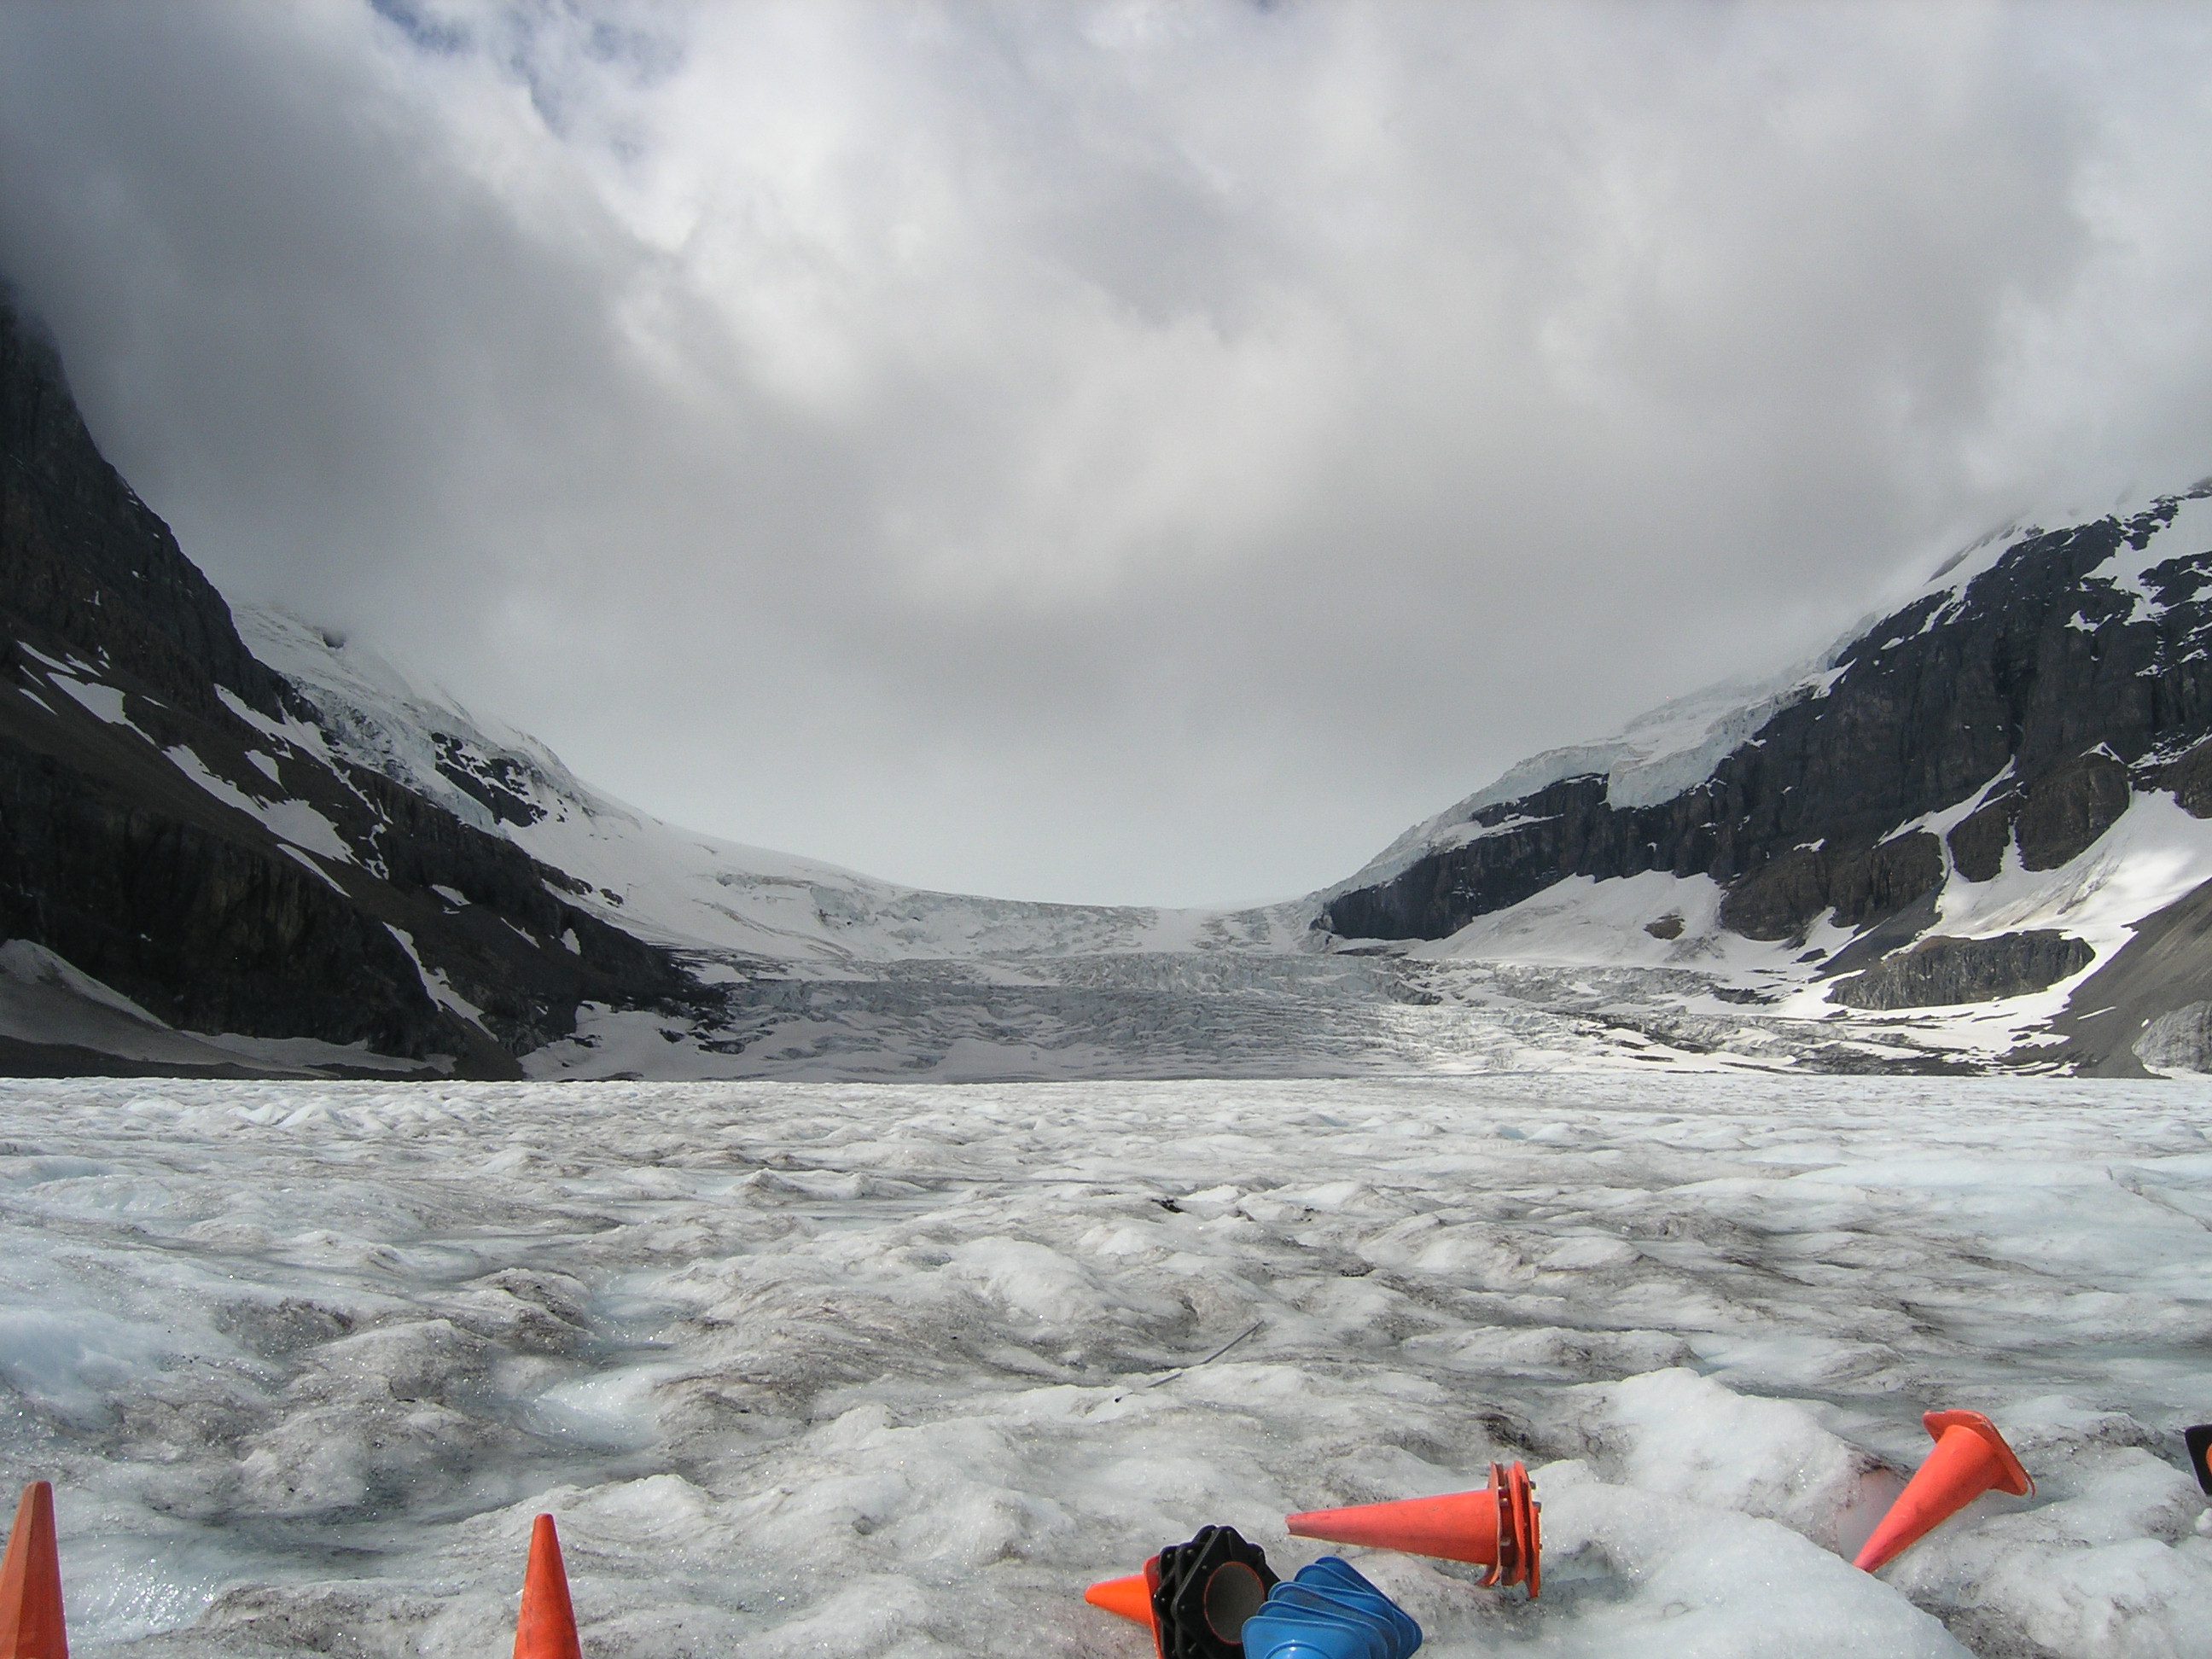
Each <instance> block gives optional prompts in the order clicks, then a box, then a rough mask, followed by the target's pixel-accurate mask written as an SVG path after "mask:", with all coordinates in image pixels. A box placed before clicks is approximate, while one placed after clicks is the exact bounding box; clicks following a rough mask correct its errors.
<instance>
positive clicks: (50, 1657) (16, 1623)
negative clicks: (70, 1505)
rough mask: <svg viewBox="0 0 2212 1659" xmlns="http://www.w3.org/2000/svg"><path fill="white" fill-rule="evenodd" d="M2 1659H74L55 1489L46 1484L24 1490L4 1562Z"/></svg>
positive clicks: (0, 1571)
mask: <svg viewBox="0 0 2212 1659" xmlns="http://www.w3.org/2000/svg"><path fill="white" fill-rule="evenodd" d="M0 1659H69V1631H68V1629H67V1627H66V1626H64V1622H63V1620H62V1562H61V1552H60V1550H59V1549H58V1547H57V1545H56V1541H55V1536H54V1489H53V1487H52V1485H50V1484H49V1483H48V1482H46V1481H44V1480H33V1482H31V1484H30V1485H29V1486H26V1487H24V1488H23V1498H22V1501H21V1503H19V1504H16V1505H15V1525H14V1526H13V1527H11V1528H9V1531H8V1555H7V1559H5V1560H4V1561H0Z"/></svg>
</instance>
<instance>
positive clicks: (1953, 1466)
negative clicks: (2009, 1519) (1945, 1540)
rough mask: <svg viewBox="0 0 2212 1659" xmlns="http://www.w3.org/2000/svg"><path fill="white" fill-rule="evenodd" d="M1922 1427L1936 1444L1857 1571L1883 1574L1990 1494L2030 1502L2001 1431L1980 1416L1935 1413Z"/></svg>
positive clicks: (2027, 1485) (2029, 1487)
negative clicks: (1941, 1527)
mask: <svg viewBox="0 0 2212 1659" xmlns="http://www.w3.org/2000/svg"><path fill="white" fill-rule="evenodd" d="M1920 1420H1921V1423H1922V1424H1923V1426H1925V1427H1926V1429H1927V1431H1928V1434H1929V1438H1930V1439H1932V1440H1934V1441H1935V1443H1936V1445H1935V1449H1933V1450H1931V1451H1930V1452H1929V1454H1928V1455H1927V1457H1926V1459H1925V1460H1924V1461H1923V1462H1922V1463H1921V1465H1920V1467H1919V1468H1917V1469H1916V1470H1914V1471H1913V1474H1912V1479H1911V1480H1908V1481H1906V1482H1905V1490H1904V1491H1903V1492H1899V1494H1898V1495H1897V1501H1896V1502H1895V1503H1894V1504H1891V1505H1890V1506H1889V1513H1888V1514H1887V1515H1885V1516H1882V1517H1881V1522H1880V1524H1878V1525H1877V1526H1876V1527H1875V1529H1874V1535H1873V1536H1872V1537H1870V1538H1869V1539H1868V1540H1867V1541H1866V1543H1865V1545H1864V1546H1863V1547H1861V1549H1860V1551H1859V1553H1858V1559H1857V1561H1855V1562H1854V1563H1853V1565H1856V1566H1857V1567H1859V1568H1862V1569H1863V1570H1864V1571H1868V1572H1875V1571H1880V1570H1881V1567H1883V1566H1884V1565H1887V1563H1888V1562H1890V1561H1893V1560H1894V1559H1897V1557H1898V1556H1899V1555H1901V1554H1903V1553H1905V1551H1906V1550H1908V1549H1910V1548H1911V1547H1912V1546H1913V1545H1914V1544H1916V1543H1917V1542H1919V1541H1920V1540H1921V1539H1923V1538H1924V1537H1926V1536H1927V1535H1928V1534H1929V1533H1931V1532H1933V1531H1934V1530H1935V1529H1936V1528H1937V1527H1940V1526H1942V1524H1943V1522H1946V1521H1948V1520H1949V1519H1950V1518H1951V1517H1952V1516H1954V1515H1956V1514H1957V1513H1958V1512H1959V1511H1960V1510H1962V1509H1964V1508H1966V1505H1967V1504H1971V1503H1972V1502H1973V1501H1974V1500H1975V1499H1976V1498H1979V1497H1980V1496H1981V1495H1982V1494H1983V1493H1984V1492H2010V1493H2011V1494H2012V1495H2013V1496H2014V1497H2015V1498H2025V1497H2027V1495H2028V1494H2029V1493H2030V1492H2033V1491H2034V1490H2035V1482H2034V1481H2033V1480H2029V1479H2028V1476H2027V1470H2026V1469H2024V1468H2021V1466H2020V1459H2019V1458H2017V1457H2015V1456H2014V1455H2013V1449H2012V1448H2011V1447H2010V1446H2008V1445H2007V1444H2005V1440H2004V1437H2003V1436H2002V1434H1999V1433H1998V1432H1997V1425H1996V1424H1994V1423H1992V1422H1990V1419H1988V1418H1986V1417H1984V1416H1983V1415H1982V1414H1981V1413H1979V1412H1929V1413H1928V1414H1927V1415H1926V1416H1924V1417H1923V1418H1922V1419H1920Z"/></svg>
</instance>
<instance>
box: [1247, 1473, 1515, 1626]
mask: <svg viewBox="0 0 2212 1659" xmlns="http://www.w3.org/2000/svg"><path fill="white" fill-rule="evenodd" d="M1283 1524H1284V1525H1285V1527H1286V1528H1289V1530H1290V1532H1291V1534H1292V1535H1293V1536H1294V1537H1298V1538H1322V1539H1327V1540H1328V1541H1329V1542H1330V1543H1332V1544H1365V1545H1367V1546H1369V1547H1370V1548H1374V1549H1385V1550H1402V1551H1404V1552H1405V1553H1407V1554H1408V1555H1433V1556H1435V1557H1437V1559H1440V1560H1445V1561H1465V1562H1468V1563H1469V1564H1471V1565H1475V1566H1481V1567H1488V1568H1489V1569H1490V1575H1489V1577H1486V1578H1485V1579H1484V1580H1483V1581H1482V1582H1483V1583H1484V1584H1485V1585H1494V1584H1526V1585H1527V1586H1528V1594H1529V1595H1530V1596H1531V1597H1532V1598H1533V1597H1534V1595H1536V1593H1537V1591H1538V1590H1539V1589H1541V1585H1542V1583H1543V1553H1544V1546H1543V1520H1542V1506H1541V1504H1538V1503H1537V1502H1536V1497H1535V1490H1534V1487H1532V1486H1530V1485H1529V1483H1528V1470H1527V1469H1526V1468H1523V1467H1522V1465H1521V1464H1518V1463H1512V1464H1504V1463H1492V1465H1491V1466H1490V1484H1489V1485H1488V1486H1485V1487H1483V1488H1482V1489H1481V1490H1480V1491H1478V1492H1448V1493H1446V1494H1445V1495H1444V1496H1443V1497H1441V1498H1400V1499H1398V1500H1397V1501H1396V1502H1395V1503H1389V1504H1355V1505H1354V1506H1353V1507H1352V1508H1350V1509H1343V1510H1309V1511H1307V1512H1306V1513H1305V1514H1304V1515H1293V1516H1287V1517H1286V1518H1285V1521H1284V1523H1283Z"/></svg>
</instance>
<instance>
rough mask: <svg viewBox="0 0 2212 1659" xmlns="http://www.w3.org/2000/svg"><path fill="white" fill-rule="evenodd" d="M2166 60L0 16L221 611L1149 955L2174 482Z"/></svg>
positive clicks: (824, 27) (2193, 283)
mask: <svg viewBox="0 0 2212 1659" xmlns="http://www.w3.org/2000/svg"><path fill="white" fill-rule="evenodd" d="M2208 34H2212V27H2208V25H2207V23H2206V21H2204V20H2203V15H2202V14H2201V13H2196V12H2192V11H2188V10H2185V9H2172V8H2145V9H2141V10H2129V9H2117V8H2113V7H2110V6H2097V7H2089V6H2083V7H2081V8H2078V9H2068V8H2041V9H2035V8H2018V7H2015V8H1997V7H1993V6H1964V5H1961V6H1933V7H1931V6H1924V5H1913V6H1897V7H1892V8H1877V7H1870V6H1866V7H1849V8H1833V9H1819V8H1809V7H1808V8H1797V7H1791V8H1779V7H1770V8H1759V7H1736V6H1721V5H1697V6H1648V5H1644V6H1633V7H1631V6H1621V7H1616V8H1595V7H1573V6H1565V5H1556V4H1546V5H1541V6H1534V5H1531V6H1524V7H1518V8H1515V7H1506V6H1486V7H1441V6H1439V7H1420V6H1406V5H1395V4H1393V5H1382V6H1374V7H1362V6H1356V5H1351V4H1342V5H1338V4H1327V5H1324V4H1317V3H1309V4H1297V3H1288V4H1279V5H1275V6H1272V7H1259V6H1253V5H1244V4H1232V3H1221V4H1213V5H1199V4H1194V5H1185V6H1165V5H1153V4H1119V5H1091V6H1078V5H1073V4H1071V5H1066V6H1046V7H1036V6H989V5H981V4H976V5H957V6H948V5H921V4H905V5H893V4H889V3H878V4H867V5H839V4H834V3H826V0H809V3H805V4H790V5H780V6H779V5H765V4H763V5H706V6H698V7H692V6H688V5H675V4H667V5H658V6H638V7H633V8H623V9H601V8H593V7H590V6H586V5H580V4H574V5H558V4H554V3H550V0H548V3H542V4H516V5H500V4H491V3H486V4H481V5H474V6H458V5H451V4H443V3H432V0H417V3H415V4H413V5H412V6H411V7H401V6H399V5H398V0H393V3H392V4H391V5H390V6H388V7H387V9H386V14H385V15H378V14H377V13H374V12H372V11H371V10H370V9H368V8H367V7H366V6H362V5H356V4H339V3H336V0H328V3H324V4H321V5H309V6H302V7H296V8H267V7H253V6H238V7H234V8H228V9H225V8H189V9H187V8H167V9H141V8H137V7H130V8H120V7H118V8H107V7H102V6H97V5H94V6H81V7H72V8H67V9H64V8H38V7H21V8H16V9H11V10H7V11H3V12H0V64H4V67H0V267H4V268H6V269H8V270H11V271H13V272H14V273H15V276H17V277H18V279H19V280H20V281H21V283H23V285H24V287H25V289H26V291H27V295H29V297H30V298H31V299H32V301H33V303H34V304H36V305H37V306H39V307H40V308H41V309H42V310H44V311H45V312H46V314H47V315H48V317H49V318H50V319H51V320H52V323H53V324H54V325H55V327H56V330H57V331H58V334H59V335H60V337H61V338H62V341H63V344H64V349H65V350H66V351H67V352H68V354H69V356H70V363H71V366H72V372H73V374H74V375H75V377H76V380H77V383H78V386H79V389H80V392H81V393H82V397H83V399H84V401H85V403H86V404H87V406H88V410H89V412H90V415H91V417H92V419H93V422H94V428H95V430H96V431H97V432H98V433H99V434H100V436H101V438H102V440H103V441H104V442H106V444H107V445H108V446H109V447H110V450H111V453H112V454H113V456H114V458H115V459H117V460H118V464H119V465H122V466H123V467H124V469H125V471H126V472H127V473H128V474H129V475H130V476H131V477H132V478H133V480H134V481H135V482H137V483H138V485H139V487H140V488H141V489H142V490H143V492H144V493H145V494H146V495H147V496H148V498H149V500H151V501H154V502H155V505H156V506H157V507H161V509H162V510H163V511H164V512H166V513H168V514H169V515H170V516H171V517H172V519H173V521H174V522H175V523H176V525H177V527H178V529H179V533H180V535H181V537H182V538H183V539H184V542H185V547H186V550H188V551H189V552H190V553H191V554H192V555H193V556H195V557H196V558H197V559H198V560H199V561H200V562H202V564H203V565H204V567H205V568H207V569H208V570H209V571H210V574H212V575H213V576H214V577H215V578H216V580H217V581H218V582H219V583H221V584H222V585H223V586H225V587H226V589H227V590H228V591H230V592H234V593H235V594H238V595H240V596H241V597H258V596H263V595H277V596H281V597H283V598H284V599H287V600H288V601H289V603H291V604H293V605H295V606H296V607H301V608H303V609H306V610H308V611H316V612H319V613H322V614H326V615H328V616H329V617H331V619H332V620H335V621H339V622H342V623H345V624H347V625H349V626H351V627H353V628H355V629H357V630H360V631H362V632H365V633H368V634H370V635H374V636H375V637H377V638H379V639H380V640H383V641H387V642H388V643H389V644H390V645H391V646H392V647H394V648H395V649H397V650H398V652H400V653H403V654H407V655H410V656H412V657H413V658H415V659H417V660H419V661H420V662H422V664H423V665H425V666H426V667H428V668H429V669H431V670H433V671H435V673H436V674H437V675H438V676H439V677H440V678H443V679H445V680H447V682H449V683H452V684H455V685H456V686H457V687H458V688H459V689H460V690H463V691H464V692H465V694H466V695H468V696H470V697H471V699H472V700H473V701H475V702H478V703H480V704H481V705H483V707H485V708H493V709H497V710H499V711H500V712H501V714H504V715H506V716H507V717H508V718H510V719H512V720H514V721H515V722H517V723H518V724H521V725H524V726H529V727H532V728H533V729H535V730H537V731H538V732H540V733H541V735H543V736H544V737H545V738H547V739H548V740H549V741H550V742H552V743H553V744H555V745H556V747H557V748H559V749H561V750H562V752H563V753H564V754H565V755H566V756H567V757H568V759H569V760H570V761H571V762H572V763H574V764H575V765H576V766H577V768H578V769H580V771H582V772H583V773H584V774H585V775H587V776H591V777H592V778H594V779H595V780H597V781H601V782H602V783H604V784H605V786H606V787H610V788H611V789H612V790H614V791H616V792H617V793H624V794H627V795H629V796H630V797H631V798H633V799H638V800H639V801H641V803H642V804H644V805H649V806H652V807H653V808H655V809H656V810H659V811H664V812H665V813H668V814H670V815H671V816H674V817H678V818H679V819H682V820H684V821H688V822H693V823H697V824H699V825H700V826H701V827H702V828H705V829H714V830H718V831H720V832H723V833H726V834H728V835H731V836H736V837H738V838H742V839H745V840H750V841H755V842H769V843H771V844H782V845H786V846H789V847H792V848H795V849H797V850H801V851H805V852H807V853H810V854H816V855H818V856H823V857H827V858H831V859H835V860H839V861H841V862H844V863H848V864H852V865H856V866H860V867H863V868H867V869H871V870H874V871H877V872H880V873H884V874H886V875H890V876H895V877H900V878H908V879H913V880H917V881H921V882H926V883H929V884H936V885H941V886H952V887H965V888H975V889H981V890H993V891H999V892H1006V893H1012V894H1018V895H1024V896H1064V897H1071V898H1129V899H1145V898H1152V899H1158V900H1190V899H1200V898H1205V897H1207V896H1246V895H1255V894H1260V893H1268V892H1274V893H1282V892H1288V891H1292V890H1299V889H1303V888H1306V887H1310V886H1315V885H1318V884H1321V883H1322V882H1324V881H1327V880H1329V879H1332V878H1335V877H1337V876H1340V875H1341V874H1343V873H1345V872H1346V871H1348V870H1350V869H1351V868H1352V867H1354V866H1356V865H1358V863H1359V862H1360V861H1362V860H1364V858H1365V857H1366V855H1367V854H1370V853H1371V852H1372V851H1373V850H1374V849H1375V848H1376V847H1377V846H1379V845H1381V844H1382V843H1383V842H1386V841H1388V840H1389V838H1390V837H1391V836H1393V835H1394V834H1395V832H1396V831H1397V830H1398V829H1401V828H1402V827H1403V826H1404V824H1405V823H1407V822H1410V821H1412V820H1413V819H1414V818H1416V817H1421V816H1424V815H1425V813H1426V812H1428V811H1431V810H1433V809H1434V807H1435V806H1436V805H1438V804H1440V803H1441V802H1443V801H1445V800H1448V799H1453V798H1455V797H1456V796H1458V795H1460V794H1462V793H1466V791H1467V790H1468V788H1470V787H1473V786H1474V785H1475V784H1477V783H1479V782H1480V781H1482V780H1483V778H1484V776H1485V775H1486V774H1487V773H1490V772H1494V771H1495V770H1497V769H1500V768H1501V767H1502V766H1504V764H1505V763H1508V762H1510V761H1511V760H1513V759H1515V758H1517V757H1519V756H1520V755H1521V754H1522V753H1524V752H1527V751H1528V750H1534V749H1535V748H1539V747H1542V746H1545V745H1547V744H1553V743H1557V742H1560V741H1565V740H1569V739H1572V738H1580V737H1586V736H1589V735H1591V734H1592V733H1594V732H1596V731H1598V730H1600V729H1601V728H1603V727H1605V726H1607V725H1609V724H1612V723H1614V722H1617V721H1618V720H1620V719H1621V718H1622V717H1624V716H1626V715H1627V714H1632V713H1634V712H1636V711H1637V710H1638V709H1639V708H1642V707H1644V706H1646V705H1648V704H1649V703H1651V702H1656V701H1657V700H1658V699H1660V698H1661V697H1662V696H1668V695H1671V694H1674V693H1675V692H1679V691H1681V690H1686V689H1688V688H1689V687H1690V686H1691V685H1692V684H1696V683H1699V681H1701V680H1703V679H1705V678H1713V677H1717V676H1718V675H1719V674H1721V673H1723V672H1727V671H1735V670H1739V669H1747V668H1757V667H1760V666H1764V665H1768V664H1770V663H1771V662H1772V661H1775V660H1778V659H1781V658H1783V657H1784V656H1787V655H1789V654H1790V653H1794V652H1795V651H1796V650H1798V649H1800V648H1802V647H1804V646H1806V645H1808V644H1809V643H1812V642H1814V641H1816V640H1817V639H1818V638H1819V637H1820V635H1823V634H1824V633H1826V632H1827V631H1829V630H1832V629H1834V628H1836V627H1838V626H1840V625H1841V624H1842V623H1845V622H1848V621H1849V620H1850V617H1853V616H1856V615H1857V614H1858V613H1859V612H1860V611H1863V609H1865V608H1866V606H1867V605H1868V604H1869V602H1870V601H1871V600H1872V599H1873V598H1874V597H1875V594H1876V593H1877V592H1878V591H1879V590H1881V588H1882V586H1883V585H1884V584H1885V583H1888V582H1891V581H1893V580H1897V579H1898V578H1899V577H1900V575H1902V574H1908V573H1909V574H1913V575H1917V574H1923V573H1922V572H1921V571H1920V570H1919V569H1918V568H1917V566H1918V565H1919V564H1921V563H1923V562H1928V563H1932V562H1933V557H1932V556H1933V555H1934V554H1935V553H1936V550H1938V549H1939V548H1940V547H1941V546H1942V544H1944V543H1945V542H1947V541H1950V540H1962V539H1966V538H1969V537H1970V536H1971V535H1972V534H1973V533H1976V532H1978V531H1979V530H1980V529H1981V528H1983V527H1984V526H1985V523H1986V522H1987V521H1988V520H1992V519H1994V518H1996V517H1997V516H2000V515H2001V514H2002V513H2004V512H2005V511H2006V510H2008V508H2009V507H2012V506H2013V505H2014V504H2015V501H2017V500H2020V499H2022V498H2024V497H2026V496H2027V495H2035V496H2037V497H2039V498H2041V497H2044V496H2045V495H2048V494H2049V493H2050V491H2051V489H2053V488H2054V487H2057V486H2063V487H2064V488H2067V489H2075V490H2077V491H2079V492H2081V494H2083V495H2084V496H2085V498H2086V497H2087V496H2091V495H2095V494H2096V493H2097V492H2100V491H2108V490H2109V489H2115V488H2117V487H2118V485H2120V484H2123V483H2128V482H2130V481H2135V482H2142V483H2155V482H2159V481H2161V480H2165V479H2169V478H2170V479H2172V480H2173V481H2174V482H2186V481H2188V480H2191V479H2193V478H2195V477H2198V476H2200V475H2201V474H2202V473H2203V472H2204V471H2208V470H2212V396H2208V395H2207V393H2208V390H2212V388H2208V385H2207V381H2208V378H2209V377H2212V333H2208V325H2207V324H2206V323H2205V321H2204V319H2203V307H2202V300H2201V296H2202V295H2203V293H2204V292H2205V291H2207V279H2208V278H2209V277H2212V232H2209V231H2208V229H2207V228H2206V226H2205V223H2204V220H2203V214H2202V211H2201V204H2199V203H2198V201H2197V197H2198V195H2199V193H2200V192H2201V185H2202V180H2203V178H2204V177H2206V176H2207V174H2208V167H2207V163H2208V161H2212V107H2208V105H2212V97H2209V96H2208V76H2207V71H2206V70H2204V69H2203V65H2204V64H2207V63H2212V52H2207V51H2206V50H2205V48H2206V47H2207V46H2212V40H2208V39H2207V38H2206V37H2207V36H2208Z"/></svg>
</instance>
